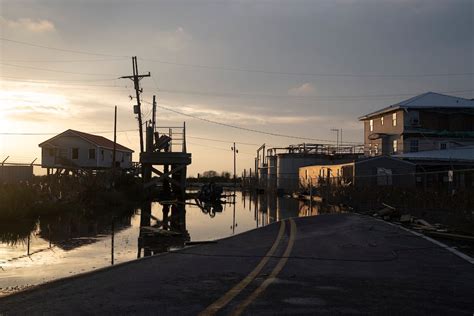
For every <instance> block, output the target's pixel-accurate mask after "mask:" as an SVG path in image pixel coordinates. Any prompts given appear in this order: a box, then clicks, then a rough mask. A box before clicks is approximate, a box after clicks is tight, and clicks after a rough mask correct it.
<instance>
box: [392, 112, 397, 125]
mask: <svg viewBox="0 0 474 316" xmlns="http://www.w3.org/2000/svg"><path fill="white" fill-rule="evenodd" d="M392 126H397V113H393V114H392Z"/></svg>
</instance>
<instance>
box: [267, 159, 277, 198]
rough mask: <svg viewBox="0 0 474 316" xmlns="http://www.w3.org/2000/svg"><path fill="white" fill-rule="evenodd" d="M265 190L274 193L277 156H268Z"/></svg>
mask: <svg viewBox="0 0 474 316" xmlns="http://www.w3.org/2000/svg"><path fill="white" fill-rule="evenodd" d="M267 159H268V181H267V189H268V190H271V191H275V190H276V188H277V156H268V157H267Z"/></svg>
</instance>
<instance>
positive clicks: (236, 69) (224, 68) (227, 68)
mask: <svg viewBox="0 0 474 316" xmlns="http://www.w3.org/2000/svg"><path fill="white" fill-rule="evenodd" d="M0 40H1V41H4V42H10V43H15V44H21V45H27V46H32V47H38V48H43V49H49V50H56V51H62V52H69V53H75V54H83V55H94V56H106V57H115V58H130V57H131V56H125V55H112V54H104V53H97V52H90V51H82V50H72V49H64V48H58V47H51V46H45V45H39V44H33V43H28V42H23V41H17V40H13V39H9V38H4V37H0ZM140 59H141V60H143V61H148V62H154V63H160V64H167V65H173V66H180V67H191V68H200V69H208V70H219V71H232V72H248V73H262V74H269V75H285V76H303V77H355V78H361V77H365V78H419V77H455V76H472V75H474V73H472V72H466V73H427V74H352V73H345V74H344V73H341V74H331V73H309V72H284V71H274V70H264V69H250V68H239V67H230V66H216V65H201V64H191V63H179V62H172V61H166V60H159V59H154V58H140Z"/></svg>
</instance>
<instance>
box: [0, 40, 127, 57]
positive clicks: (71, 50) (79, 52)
mask: <svg viewBox="0 0 474 316" xmlns="http://www.w3.org/2000/svg"><path fill="white" fill-rule="evenodd" d="M0 40H1V41H4V42H10V43H15V44H21V45H26V46H32V47H38V48H44V49H49V50H56V51H61V52H67V53H75V54H82V55H94V56H106V57H115V58H131V56H126V55H112V54H103V53H97V52H89V51H82V50H73V49H65V48H58V47H51V46H45V45H39V44H33V43H28V42H23V41H17V40H13V39H10V38H5V37H0Z"/></svg>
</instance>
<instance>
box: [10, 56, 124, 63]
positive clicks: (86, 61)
mask: <svg viewBox="0 0 474 316" xmlns="http://www.w3.org/2000/svg"><path fill="white" fill-rule="evenodd" d="M127 59H128V57H127ZM124 60H126V59H125V57H124V58H114V59H111V58H107V59H8V58H2V61H6V62H14V63H90V62H107V61H124Z"/></svg>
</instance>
